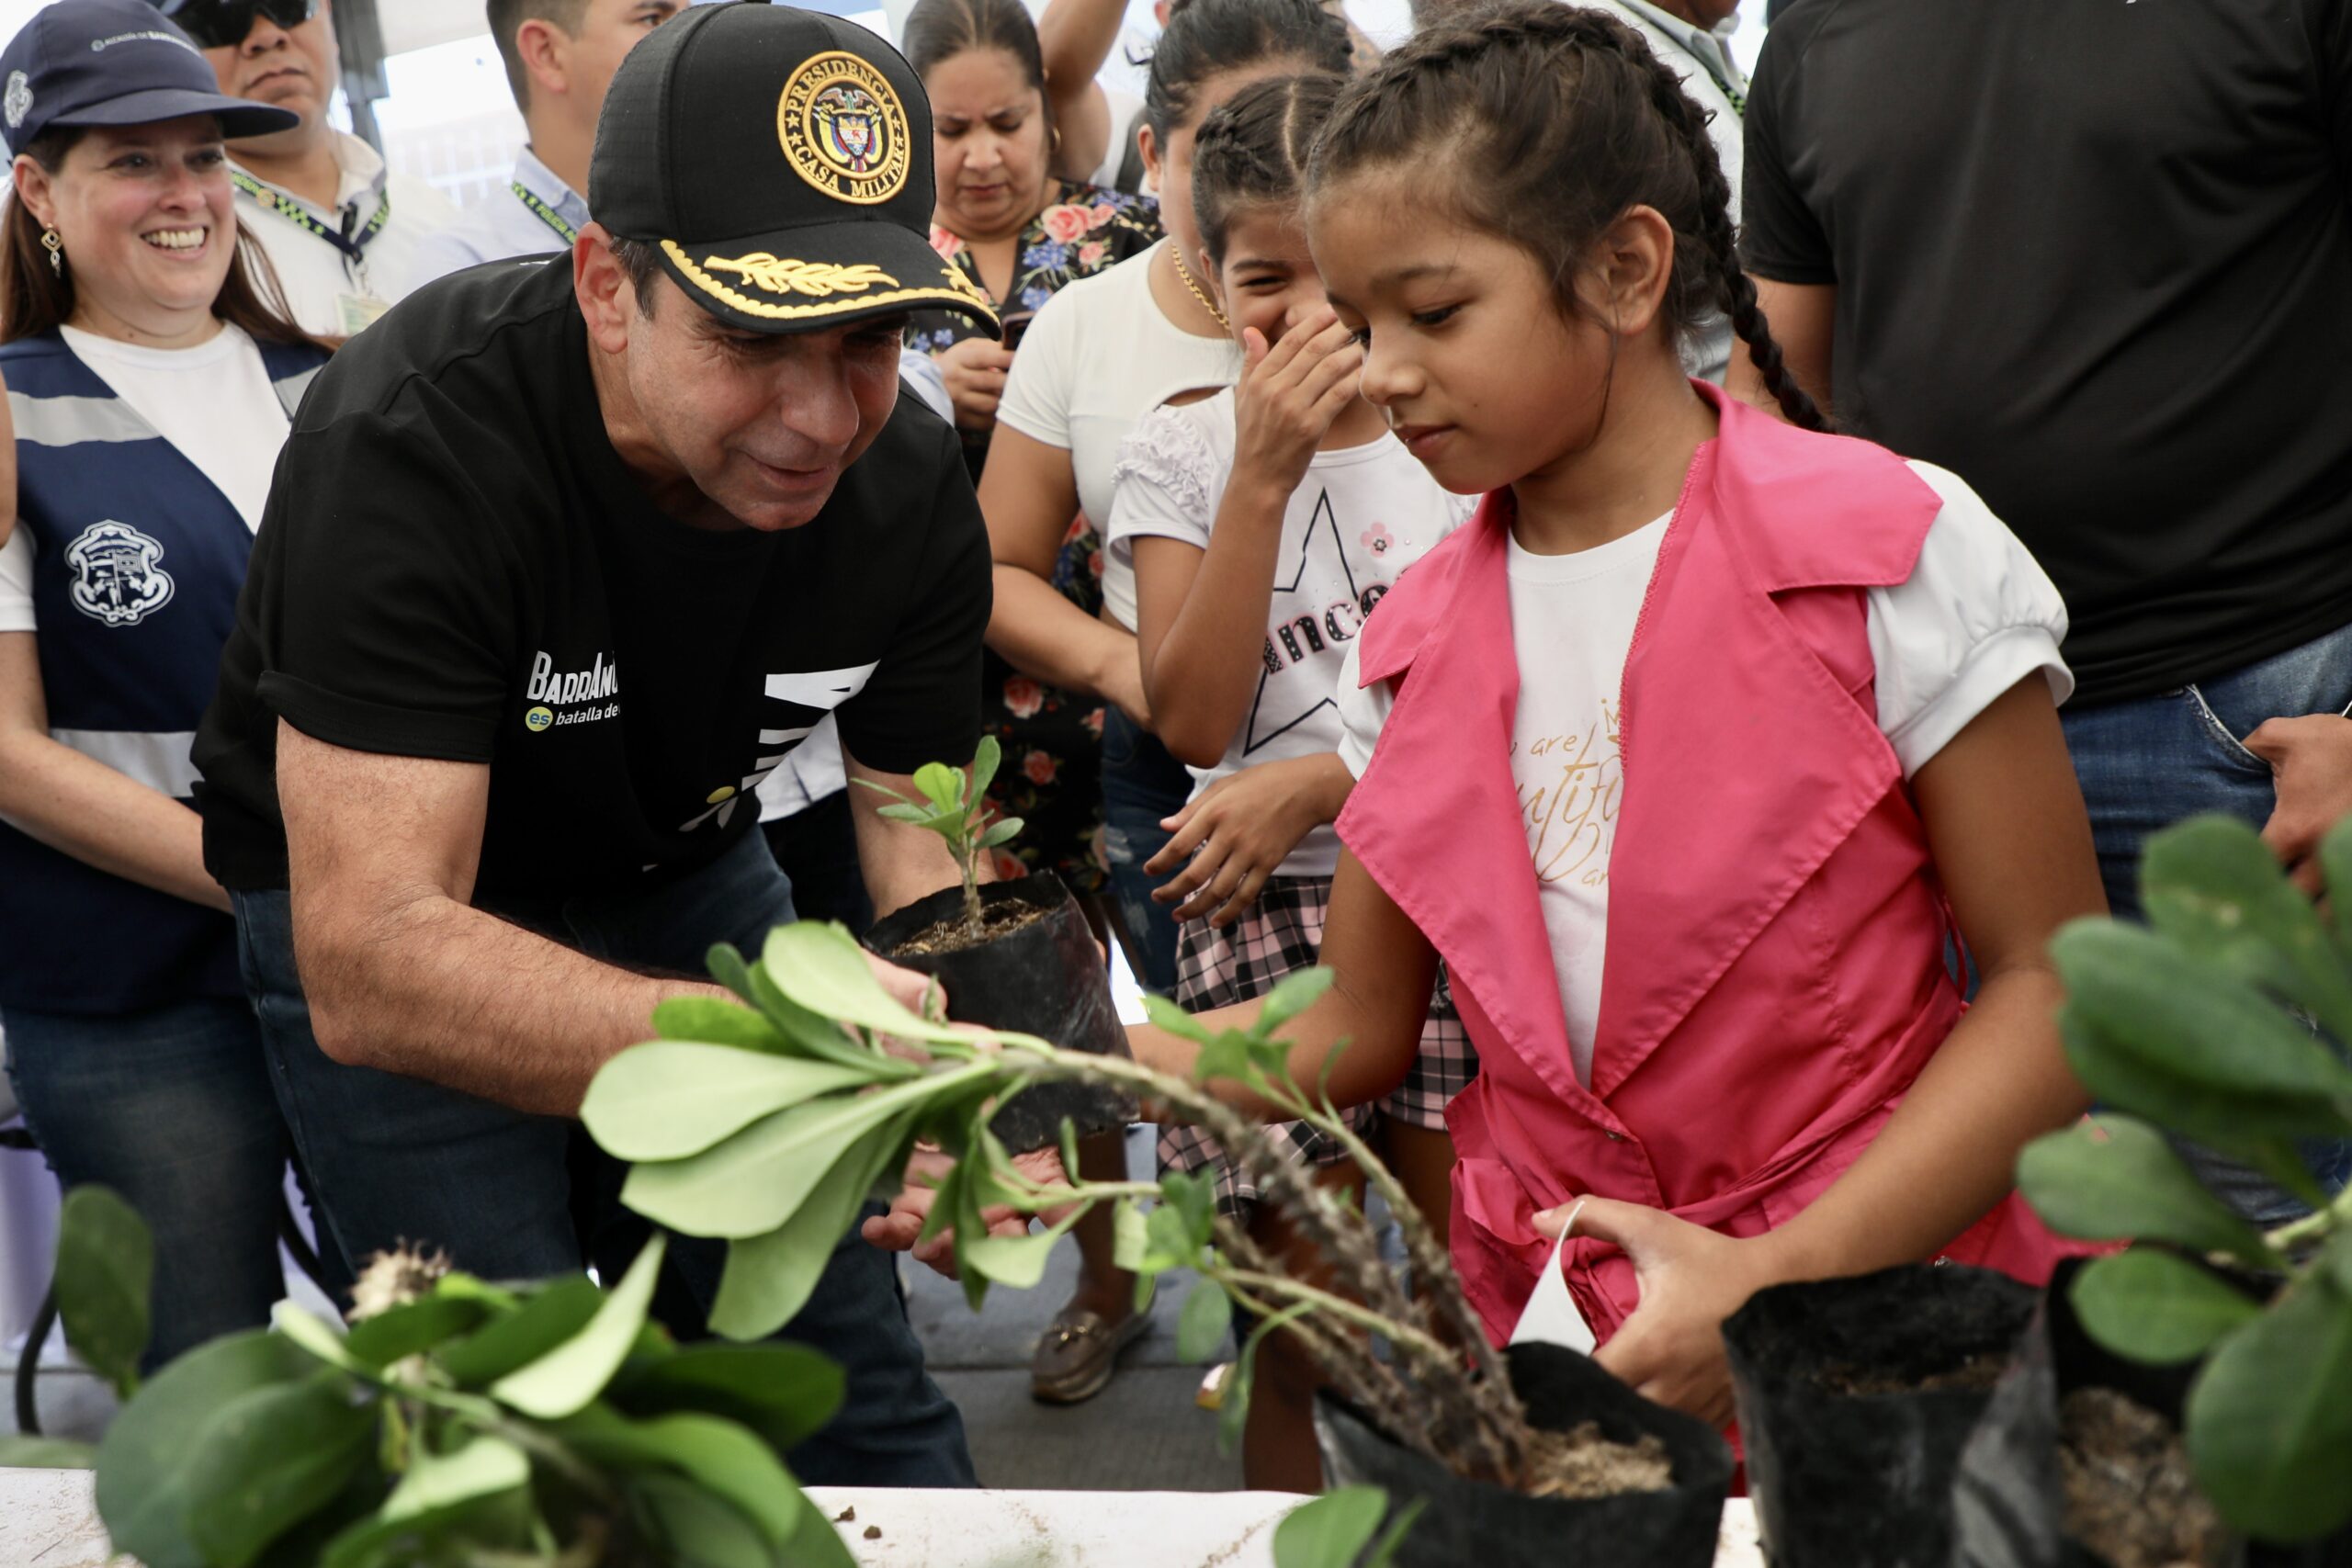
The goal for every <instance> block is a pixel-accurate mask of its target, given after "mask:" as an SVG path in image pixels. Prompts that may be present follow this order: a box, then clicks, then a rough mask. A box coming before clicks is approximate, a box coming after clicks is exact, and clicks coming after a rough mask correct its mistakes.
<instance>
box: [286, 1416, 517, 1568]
mask: <svg viewBox="0 0 2352 1568" xmlns="http://www.w3.org/2000/svg"><path fill="white" fill-rule="evenodd" d="M530 1480H531V1461H529V1460H528V1459H527V1458H526V1457H525V1455H524V1453H523V1450H521V1449H518V1448H516V1447H515V1445H514V1444H512V1443H510V1442H508V1441H507V1440H506V1439H505V1438H497V1437H491V1436H487V1435H484V1436H481V1437H476V1438H472V1439H471V1440H469V1441H468V1442H467V1443H466V1444H465V1445H464V1446H463V1447H461V1448H459V1449H458V1450H455V1451H453V1452H450V1453H447V1454H435V1453H429V1452H420V1453H419V1454H418V1455H417V1457H416V1458H415V1460H414V1461H413V1462H412V1463H411V1464H410V1466H409V1471H408V1473H407V1474H406V1475H404V1476H402V1477H401V1483H400V1484H399V1485H398V1486H396V1487H394V1488H393V1490H392V1495H390V1497H388V1498H386V1499H385V1500H384V1506H383V1507H382V1509H381V1510H380V1511H379V1512H378V1513H376V1514H373V1515H371V1516H369V1517H367V1518H364V1519H362V1520H360V1521H359V1522H358V1523H357V1524H356V1525H353V1526H352V1527H351V1528H350V1529H346V1530H345V1531H344V1532H343V1533H342V1534H340V1535H338V1536H336V1537H335V1538H334V1540H333V1541H332V1542H331V1543H329V1545H328V1547H327V1549H326V1551H325V1554H324V1555H323V1556H322V1557H321V1558H320V1560H319V1568H363V1565H365V1564H373V1563H379V1562H401V1563H406V1562H420V1561H424V1562H430V1561H436V1559H433V1558H428V1557H424V1555H423V1553H422V1551H420V1549H421V1548H424V1547H425V1546H427V1545H429V1544H430V1543H431V1542H433V1541H435V1540H439V1539H441V1538H443V1537H444V1536H445V1535H447V1533H449V1532H451V1531H452V1529H453V1528H454V1527H456V1526H457V1525H458V1524H460V1523H461V1522H463V1521H466V1520H468V1519H469V1518H473V1517H478V1516H480V1515H481V1514H482V1513H483V1512H485V1511H486V1510H487V1509H488V1508H490V1507H492V1506H494V1505H495V1504H497V1503H498V1502H500V1501H503V1500H505V1499H507V1498H508V1496H509V1495H511V1494H517V1493H519V1492H520V1489H521V1488H523V1487H525V1486H526V1485H528V1484H529V1483H530ZM469 1533H472V1532H469ZM480 1544H483V1545H489V1544H494V1543H492V1542H488V1541H484V1542H481V1543H480Z"/></svg>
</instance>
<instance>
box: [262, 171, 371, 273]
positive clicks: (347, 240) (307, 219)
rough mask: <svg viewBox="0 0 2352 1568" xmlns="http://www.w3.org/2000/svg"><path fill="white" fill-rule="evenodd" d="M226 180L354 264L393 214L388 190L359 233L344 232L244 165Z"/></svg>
mask: <svg viewBox="0 0 2352 1568" xmlns="http://www.w3.org/2000/svg"><path fill="white" fill-rule="evenodd" d="M229 183H230V184H231V185H232V186H236V187H237V188H238V189H239V190H241V191H243V192H244V193H245V194H246V195H247V196H249V197H253V198H254V200H255V201H257V202H259V203H261V205H262V209H263V210H264V211H266V212H275V213H277V215H278V216H279V217H280V218H283V219H285V220H286V221H288V223H291V224H293V225H294V227H296V228H297V229H300V230H301V231H303V232H304V233H306V234H311V235H313V236H315V237H317V238H319V239H322V240H324V241H325V242H326V243H328V244H330V245H333V246H334V248H335V249H336V250H338V251H341V252H342V253H343V255H344V259H345V261H347V262H349V263H350V264H351V265H353V266H355V267H357V266H362V265H365V264H366V262H367V259H368V254H367V253H368V242H369V241H371V240H373V239H374V238H375V237H376V236H377V235H379V234H380V233H382V232H383V231H384V224H385V223H386V221H387V220H390V218H391V216H392V194H391V192H390V191H389V190H387V191H386V192H385V193H384V194H383V196H382V197H381V198H380V199H379V203H378V205H377V208H376V216H375V217H373V218H370V219H369V220H368V221H367V222H366V224H364V225H363V226H362V227H361V228H360V231H359V232H358V233H356V234H344V233H341V232H338V231H336V230H334V229H332V228H329V227H328V226H327V225H326V224H324V223H322V222H320V221H319V220H317V219H315V218H313V217H311V215H310V214H309V213H307V212H305V211H303V210H302V209H300V207H297V206H296V205H294V203H293V201H292V200H291V199H289V198H288V197H282V196H280V195H278V194H277V192H276V191H274V190H272V189H270V188H269V187H268V186H266V185H264V184H262V183H261V182H260V181H259V180H257V179H255V178H254V177H253V176H252V175H249V174H247V173H245V172H244V171H243V169H232V170H230V171H229Z"/></svg>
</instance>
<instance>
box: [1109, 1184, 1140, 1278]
mask: <svg viewBox="0 0 2352 1568" xmlns="http://www.w3.org/2000/svg"><path fill="white" fill-rule="evenodd" d="M1147 1235H1148V1227H1147V1225H1146V1224H1145V1221H1144V1217H1143V1210H1142V1209H1141V1208H1140V1207H1139V1206H1138V1205H1137V1204H1136V1201H1135V1200H1134V1199H1132V1198H1122V1199H1120V1200H1119V1201H1118V1203H1117V1205H1116V1206H1115V1207H1114V1208H1113V1210H1112V1211H1111V1266H1112V1267H1113V1268H1114V1269H1121V1270H1123V1271H1124V1272H1126V1273H1129V1274H1134V1273H1138V1272H1140V1271H1141V1270H1142V1269H1143V1260H1144V1256H1145V1254H1146V1253H1147V1252H1148V1250H1149V1243H1148V1241H1147V1240H1146V1237H1147Z"/></svg>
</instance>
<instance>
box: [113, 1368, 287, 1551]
mask: <svg viewBox="0 0 2352 1568" xmlns="http://www.w3.org/2000/svg"><path fill="white" fill-rule="evenodd" d="M318 1375H319V1363H318V1362H317V1361H316V1360H315V1359H312V1358H311V1356H310V1354H309V1353H308V1352H306V1351H304V1350H301V1349H300V1348H297V1347H295V1346H293V1345H291V1344H288V1342H287V1341H286V1340H285V1339H284V1338H283V1337H279V1336H278V1335H276V1334H272V1333H270V1332H268V1331H267V1330H266V1329H255V1330H254V1331H252V1332H250V1333H246V1334H238V1335H232V1336H231V1337H228V1338H225V1339H216V1340H213V1341H212V1342H211V1343H210V1344H208V1345H201V1346H198V1348H196V1349H193V1350H191V1351H189V1352H188V1353H187V1355H185V1356H182V1357H181V1358H180V1359H177V1360H175V1361H174V1362H173V1363H172V1364H171V1365H170V1366H168V1367H165V1368H164V1370H163V1371H160V1372H158V1373H156V1374H155V1377H154V1378H153V1381H151V1382H148V1383H147V1384H146V1385H145V1386H144V1387H142V1388H141V1390H140V1391H139V1394H138V1397H136V1398H135V1399H133V1400H132V1401H131V1402H130V1404H128V1405H126V1406H125V1407H124V1408H123V1410H122V1412H121V1414H120V1415H119V1416H116V1417H115V1418H114V1422H113V1424H112V1425H111V1426H109V1427H107V1435H106V1439H105V1440H104V1441H103V1442H101V1443H100V1444H99V1445H98V1471H97V1483H96V1497H97V1506H98V1517H100V1518H102V1519H104V1520H105V1521H106V1527H107V1534H108V1535H110V1536H111V1537H113V1539H114V1546H115V1550H116V1551H122V1552H128V1553H130V1555H131V1556H133V1557H136V1558H137V1559H139V1561H140V1562H141V1563H143V1564H145V1565H146V1568H205V1560H204V1556H203V1554H202V1553H201V1552H200V1551H198V1548H197V1546H196V1543H195V1542H194V1541H193V1540H190V1539H189V1537H188V1533H187V1519H188V1515H189V1514H190V1512H191V1511H192V1510H193V1509H194V1507H195V1506H196V1504H197V1501H198V1493H197V1492H196V1491H195V1490H194V1489H193V1486H192V1475H193V1472H194V1471H195V1469H196V1467H197V1465H198V1463H199V1461H201V1459H202V1456H203V1455H204V1453H205V1452H206V1450H207V1447H208V1445H209V1440H210V1439H209V1428H210V1427H211V1425H212V1423H213V1421H214V1420H215V1419H216V1418H217V1417H218V1416H219V1415H220V1412H221V1410H222V1409H223V1408H224V1407H225V1406H227V1405H229V1404H232V1403H233V1402H234V1401H236V1400H237V1399H239V1398H240V1397H242V1396H243V1395H244V1394H247V1393H253V1392H254V1391H255V1390H259V1389H267V1388H275V1387H280V1386H290V1385H293V1384H296V1383H299V1382H301V1381H302V1380H304V1379H306V1378H311V1377H316V1376H318Z"/></svg>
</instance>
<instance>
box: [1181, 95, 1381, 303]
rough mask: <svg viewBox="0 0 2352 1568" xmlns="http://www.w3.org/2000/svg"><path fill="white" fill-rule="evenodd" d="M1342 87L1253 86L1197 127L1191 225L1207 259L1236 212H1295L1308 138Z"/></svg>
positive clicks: (1217, 251)
mask: <svg viewBox="0 0 2352 1568" xmlns="http://www.w3.org/2000/svg"><path fill="white" fill-rule="evenodd" d="M1346 85H1347V79H1346V78H1345V77H1343V76H1335V75H1333V74H1332V73H1329V72H1328V71H1315V72H1308V73H1304V74H1302V75H1297V76H1270V77H1268V78H1267V79H1266V80H1264V81H1262V82H1252V83H1250V85H1248V86H1247V87H1244V88H1242V89H1241V91H1239V92H1238V93H1236V94H1235V95H1234V96H1232V98H1231V99H1230V100H1228V101H1227V102H1226V103H1223V104H1220V105H1218V106H1217V107H1216V109H1215V110H1214V111H1213V112H1211V114H1210V115H1209V117H1208V118H1206V119H1204V120H1203V121H1202V122H1201V131H1200V135H1199V136H1198V137H1197V138H1196V139H1195V140H1194V141H1193V221H1195V222H1197V223H1198V224H1200V226H1201V243H1202V244H1204V245H1205V246H1207V247H1208V253H1209V255H1210V257H1211V258H1212V259H1214V260H1216V261H1223V260H1224V259H1225V231H1226V228H1227V225H1228V224H1229V223H1230V222H1231V221H1232V219H1233V214H1234V212H1235V210H1236V209H1238V208H1242V207H1252V206H1274V207H1287V208H1295V207H1296V206H1297V205H1298V197H1299V190H1300V187H1301V186H1304V185H1305V184H1306V159H1307V154H1308V152H1311V151H1312V150H1313V148H1314V145H1315V133H1316V132H1317V131H1318V130H1321V129H1322V128H1323V122H1324V121H1325V120H1327V119H1329V118H1330V115H1331V107H1332V106H1333V105H1334V104H1336V103H1338V102H1339V101H1340V90H1341V89H1342V88H1344V87H1345V86H1346Z"/></svg>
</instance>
